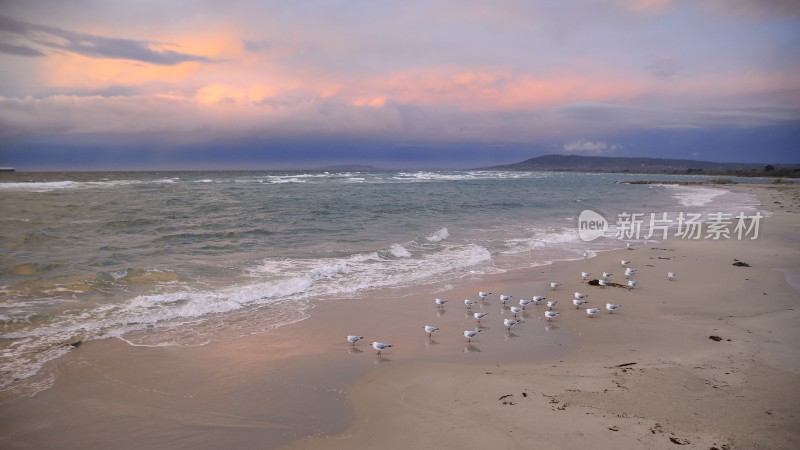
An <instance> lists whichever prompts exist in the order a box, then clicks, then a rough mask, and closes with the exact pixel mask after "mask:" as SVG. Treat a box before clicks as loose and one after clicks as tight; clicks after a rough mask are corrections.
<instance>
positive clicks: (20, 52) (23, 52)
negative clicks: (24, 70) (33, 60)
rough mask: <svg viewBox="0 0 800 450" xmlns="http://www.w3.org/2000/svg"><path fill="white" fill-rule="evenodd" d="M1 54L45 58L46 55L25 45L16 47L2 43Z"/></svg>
mask: <svg viewBox="0 0 800 450" xmlns="http://www.w3.org/2000/svg"><path fill="white" fill-rule="evenodd" d="M0 53H5V54H8V55H15V56H31V57H37V56H44V53H42V52H40V51H39V50H36V49H35V48H31V47H26V46H24V45H14V44H6V43H2V42H0Z"/></svg>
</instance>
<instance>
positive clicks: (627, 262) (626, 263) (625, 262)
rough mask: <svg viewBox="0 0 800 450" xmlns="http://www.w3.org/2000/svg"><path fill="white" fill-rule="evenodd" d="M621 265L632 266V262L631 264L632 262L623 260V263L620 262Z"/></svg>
mask: <svg viewBox="0 0 800 450" xmlns="http://www.w3.org/2000/svg"><path fill="white" fill-rule="evenodd" d="M619 263H620V264H622V265H623V266H627V265H628V264H630V263H631V262H630V261H628V260H627V259H623V260H622V261H620V262H619Z"/></svg>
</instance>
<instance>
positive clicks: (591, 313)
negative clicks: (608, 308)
mask: <svg viewBox="0 0 800 450" xmlns="http://www.w3.org/2000/svg"><path fill="white" fill-rule="evenodd" d="M599 312H600V308H586V314H588V315H589V317H594V315H595V314H597V313H599Z"/></svg>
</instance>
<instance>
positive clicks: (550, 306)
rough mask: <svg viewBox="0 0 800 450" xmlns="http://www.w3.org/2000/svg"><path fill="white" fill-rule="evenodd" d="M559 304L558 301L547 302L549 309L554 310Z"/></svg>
mask: <svg viewBox="0 0 800 450" xmlns="http://www.w3.org/2000/svg"><path fill="white" fill-rule="evenodd" d="M557 304H558V300H548V301H547V307H548V308H550V309H553V307H555V306H556V305H557Z"/></svg>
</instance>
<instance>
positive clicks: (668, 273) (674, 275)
mask: <svg viewBox="0 0 800 450" xmlns="http://www.w3.org/2000/svg"><path fill="white" fill-rule="evenodd" d="M677 276H678V273H677V272H667V278H669V281H672V280H674V279H675V277H677Z"/></svg>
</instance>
